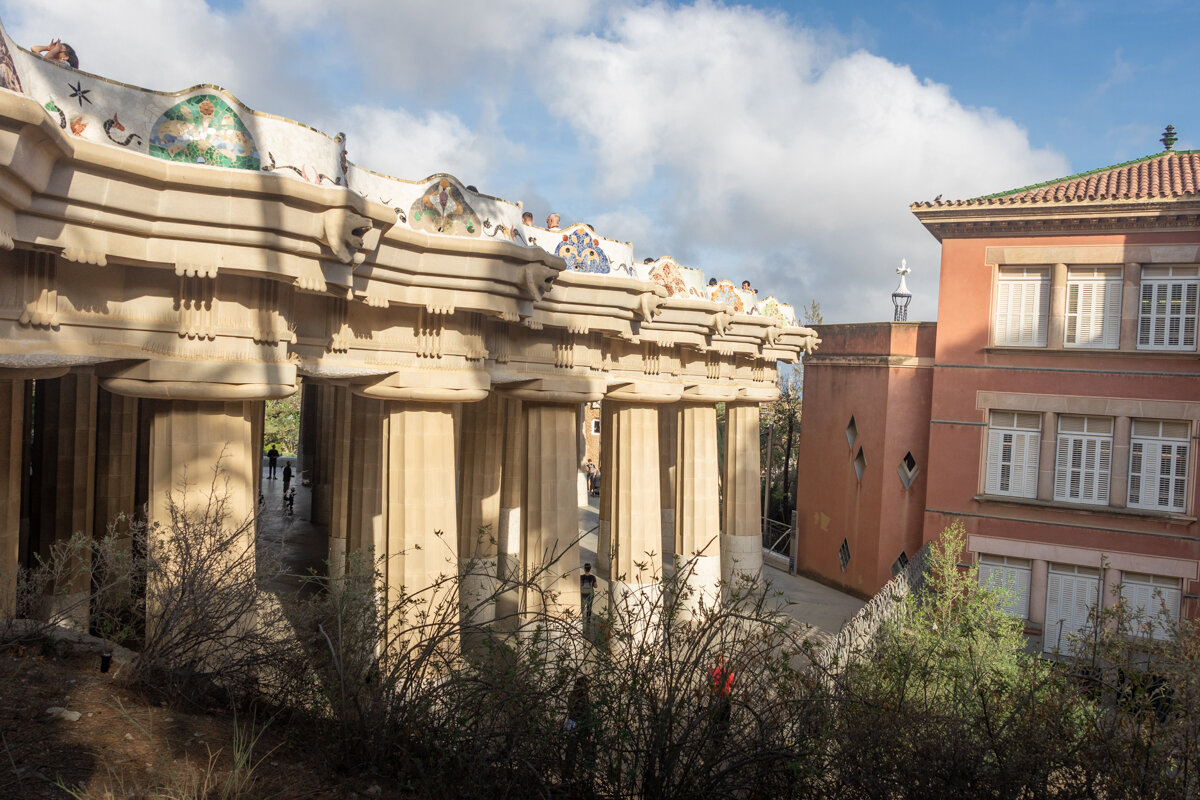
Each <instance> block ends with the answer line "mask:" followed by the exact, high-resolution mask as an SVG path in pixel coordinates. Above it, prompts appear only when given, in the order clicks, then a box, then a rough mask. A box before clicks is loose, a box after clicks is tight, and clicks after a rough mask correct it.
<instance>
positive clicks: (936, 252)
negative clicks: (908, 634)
mask: <svg viewBox="0 0 1200 800" xmlns="http://www.w3.org/2000/svg"><path fill="white" fill-rule="evenodd" d="M0 20H3V23H4V25H5V28H6V29H7V31H8V33H9V35H10V36H12V37H13V38H14V39H15V40H16V41H17V42H18V43H20V44H22V45H24V46H26V47H28V46H30V45H33V44H44V43H46V42H48V41H49V40H50V39H52V38H55V37H58V38H62V39H63V40H64V41H67V42H69V43H70V44H71V45H72V46H73V47H74V48H75V50H76V52H77V53H78V54H79V58H80V62H81V64H80V66H81V67H82V68H83V69H85V70H87V71H89V72H95V73H97V74H100V75H104V76H107V77H110V78H113V79H115V80H119V81H122V82H125V83H132V84H135V85H139V86H144V87H146V88H150V89H157V90H163V91H175V90H180V89H184V88H187V87H189V86H192V85H195V84H199V83H212V84H217V85H219V86H222V87H224V88H225V89H227V90H229V91H230V92H232V93H233V94H234V95H235V96H237V97H238V98H239V99H240V100H241V101H242V102H244V103H245V104H246V105H248V106H250V107H251V108H254V109H257V110H259V111H265V112H268V113H272V114H277V115H281V116H285V117H290V118H292V119H296V120H299V121H301V122H304V123H306V124H309V125H312V126H313V127H316V128H319V129H321V130H324V131H326V132H329V133H335V132H338V131H344V132H345V133H346V134H347V146H348V150H349V155H350V158H351V160H352V161H354V162H356V163H358V164H360V165H362V166H364V167H367V168H370V169H373V170H376V171H378V172H383V173H386V174H391V175H395V176H397V177H401V178H407V179H414V180H420V179H422V178H424V177H426V176H427V175H430V174H432V173H435V172H449V173H451V174H453V175H455V176H457V177H458V178H460V179H461V180H462V181H463V182H464V183H469V184H474V185H476V186H478V187H479V188H480V190H481V191H483V192H485V193H487V194H493V195H496V196H499V197H503V198H505V199H508V200H513V201H518V200H519V201H523V202H524V205H525V208H526V209H528V210H531V211H533V213H534V215H535V219H537V220H539V221H541V220H543V219H544V218H545V216H546V214H547V213H548V212H550V211H555V212H558V213H559V214H561V216H562V219H563V222H564V224H565V223H570V222H589V223H591V224H593V225H594V226H595V228H596V231H597V232H598V233H600V234H601V235H603V236H608V237H610V238H614V239H619V240H622V241H632V242H633V245H634V255H635V257H636V258H637V259H641V258H644V257H647V256H649V257H658V256H662V255H671V256H673V257H675V258H676V259H677V260H678V261H680V262H681V263H683V264H684V265H686V266H694V267H698V268H700V269H703V270H704V271H705V272H706V273H707V274H708V275H710V276H716V277H725V278H729V279H731V280H735V281H738V282H740V281H741V280H742V279H743V278H748V279H749V280H750V281H751V282H752V283H753V284H754V286H755V287H756V288H758V289H759V293H760V296H764V295H766V294H774V295H776V296H778V297H779V298H780V299H782V300H785V301H788V302H792V303H793V304H794V305H796V306H797V307H798V308H799V307H802V306H806V305H807V304H808V303H809V302H810V301H813V300H815V301H817V302H818V303H820V306H821V311H822V314H823V317H824V321H825V322H826V323H837V322H866V321H877V320H886V319H891V317H892V305H891V300H890V295H891V291H892V289H893V288H895V285H896V275H895V268H896V267H898V266H899V265H900V260H901V259H906V260H907V263H908V266H909V268H910V269H912V274H911V275H909V277H908V286H909V288H910V289H911V290H912V292H913V295H914V299H913V302H912V305H911V307H910V309H909V318H910V319H914V320H916V319H921V320H932V319H935V318H936V313H937V276H938V266H939V265H938V261H939V257H940V249H939V245H938V243H937V241H936V240H935V239H934V238H933V237H932V236H931V235H930V234H929V233H928V232H927V231H925V229H924V228H923V227H922V226H921V225H920V224H919V223H918V222H917V221H916V219H915V218H914V217H913V216H912V213H911V211H910V210H909V204H910V203H912V202H914V201H918V200H932V199H933V198H934V197H936V196H938V195H941V196H942V197H943V198H944V199H959V198H969V197H975V196H979V195H984V194H990V193H993V192H998V191H1003V190H1006V189H1012V188H1016V187H1020V186H1025V185H1029V184H1032V183H1037V182H1041V181H1046V180H1052V179H1055V178H1059V177H1063V176H1066V175H1070V174H1073V173H1076V172H1082V171H1086V170H1091V169H1096V168H1099V167H1103V166H1107V165H1110V164H1116V163H1120V162H1123V161H1128V160H1131V159H1135V158H1140V157H1142V156H1146V155H1149V154H1152V153H1157V152H1160V151H1161V150H1162V145H1161V144H1160V143H1159V142H1158V138H1159V136H1160V135H1161V133H1162V130H1163V128H1164V126H1165V125H1166V124H1167V123H1171V124H1173V125H1174V126H1175V127H1176V129H1177V130H1178V132H1179V137H1180V139H1179V142H1178V143H1177V144H1176V149H1179V150H1182V149H1190V148H1192V147H1200V119H1198V118H1197V117H1200V107H1198V104H1197V103H1196V100H1195V97H1196V95H1195V90H1194V89H1193V88H1192V87H1193V85H1194V81H1195V77H1196V76H1197V75H1198V74H1200V48H1197V47H1195V46H1194V44H1193V41H1192V40H1193V38H1194V37H1193V35H1192V31H1193V30H1195V27H1196V23H1197V22H1198V21H1200V3H1196V2H1194V0H1192V2H1175V0H1142V2H1140V3H1136V4H1135V3H1130V2H1108V1H1107V0H1093V1H1092V2H1084V1H1083V0H1080V2H1074V1H1072V0H1062V1H1061V2H1004V0H996V1H995V2H989V3H986V4H985V3H970V2H962V0H951V1H950V2H934V0H929V1H928V2H921V1H920V0H915V1H912V2H904V1H903V0H893V1H892V2H871V1H870V0H862V1H860V2H856V3H845V2H822V1H821V0H817V1H815V2H803V3H787V2H756V3H752V4H747V5H734V4H727V3H723V2H715V0H697V2H690V3H677V2H638V1H637V0H608V1H607V2H605V1H604V0H455V2H454V3H443V2H429V0H420V2H417V1H416V0H341V2H336V3H331V2H328V0H208V2H205V0H170V2H167V0H141V1H140V2H134V1H133V0H105V1H104V2H102V3H98V2H96V0H0Z"/></svg>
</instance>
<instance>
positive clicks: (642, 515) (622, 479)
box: [606, 402, 662, 608]
mask: <svg viewBox="0 0 1200 800" xmlns="http://www.w3.org/2000/svg"><path fill="white" fill-rule="evenodd" d="M606 422H607V423H608V427H610V428H611V429H612V455H611V456H610V457H609V462H610V466H609V469H608V472H610V473H611V475H610V477H608V478H607V481H608V489H609V490H610V492H609V496H610V498H611V499H608V500H607V503H608V506H609V513H610V514H611V517H610V520H609V525H610V541H611V562H610V574H611V577H610V579H609V596H610V599H611V601H612V602H613V603H614V604H615V605H616V607H618V608H621V607H622V606H623V605H624V604H625V603H626V602H627V598H629V601H630V602H632V603H636V604H638V605H642V604H646V605H647V606H653V605H654V604H655V603H657V601H658V592H659V587H660V584H659V581H660V580H661V579H662V513H661V509H662V495H661V491H662V483H661V479H660V477H659V469H660V468H661V462H660V460H659V449H658V406H657V405H654V404H652V403H647V402H641V403H639V402H613V403H612V411H611V414H610V418H609V419H608V420H606Z"/></svg>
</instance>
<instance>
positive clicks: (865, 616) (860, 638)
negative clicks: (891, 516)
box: [814, 544, 929, 676]
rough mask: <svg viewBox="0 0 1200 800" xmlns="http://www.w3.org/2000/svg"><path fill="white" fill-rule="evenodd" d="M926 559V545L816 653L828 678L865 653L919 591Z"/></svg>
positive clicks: (816, 658) (923, 579)
mask: <svg viewBox="0 0 1200 800" xmlns="http://www.w3.org/2000/svg"><path fill="white" fill-rule="evenodd" d="M928 559H929V545H928V544H926V545H925V546H924V547H922V548H921V549H920V550H919V551H917V554H916V555H915V556H913V557H912V559H910V560H909V562H908V565H907V566H905V568H904V570H903V571H902V572H900V573H899V574H898V575H896V577H894V578H892V579H891V580H890V581H888V582H887V583H886V584H885V585H884V587H883V588H882V589H880V590H879V593H878V594H876V595H875V596H874V597H872V598H871V600H870V602H868V603H867V604H866V605H865V606H863V607H862V608H861V609H859V611H858V613H857V614H855V615H854V617H853V618H852V619H851V620H850V621H849V622H847V623H846V624H845V625H843V626H842V629H841V630H840V631H838V634H837V636H835V637H833V638H832V639H830V640H829V641H828V642H826V643H825V644H824V645H823V646H822V647H821V648H820V649H819V650H818V651H817V653H816V656H815V659H814V660H815V661H816V663H817V664H818V665H819V666H820V667H822V668H823V669H824V670H825V672H826V673H827V674H828V675H830V676H832V675H834V674H836V673H837V672H838V671H839V670H840V669H841V668H842V666H843V665H845V664H846V663H848V662H849V661H851V660H853V659H855V658H858V657H860V656H861V654H862V653H864V652H866V650H867V649H868V648H869V647H870V646H871V644H872V643H873V642H874V640H875V635H876V634H877V633H879V629H880V628H882V627H883V626H884V625H885V624H886V623H888V622H890V621H891V620H893V619H895V618H896V617H897V615H899V613H900V611H901V610H902V609H903V607H904V603H905V602H906V601H907V600H908V597H909V595H910V594H913V593H914V592H917V591H920V589H921V587H922V586H923V585H924V583H925V566H926V563H927V562H928Z"/></svg>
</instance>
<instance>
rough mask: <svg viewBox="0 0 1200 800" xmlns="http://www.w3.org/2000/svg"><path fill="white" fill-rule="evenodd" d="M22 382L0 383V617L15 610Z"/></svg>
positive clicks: (18, 549) (19, 538)
mask: <svg viewBox="0 0 1200 800" xmlns="http://www.w3.org/2000/svg"><path fill="white" fill-rule="evenodd" d="M24 412H25V381H23V380H0V616H2V617H6V618H7V617H10V616H12V614H13V613H14V611H15V609H16V598H17V570H18V563H17V562H18V559H19V553H20V545H21V536H20V531H21V475H22V473H23V472H24V469H23V468H24V459H23V458H22V456H23V452H22V451H23V449H24V448H23V447H22V446H21V445H22V432H23V431H24V429H25V414H24Z"/></svg>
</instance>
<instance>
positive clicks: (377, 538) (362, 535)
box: [346, 395, 386, 573]
mask: <svg viewBox="0 0 1200 800" xmlns="http://www.w3.org/2000/svg"><path fill="white" fill-rule="evenodd" d="M382 432H383V401H382V400H376V399H373V398H370V397H359V396H358V395H352V396H351V401H350V453H349V465H350V469H349V476H348V483H349V488H348V490H347V508H346V517H347V519H346V549H347V551H348V552H349V553H355V552H357V553H359V557H360V558H361V559H363V562H364V563H362V564H361V567H362V569H364V570H366V571H367V572H368V573H370V572H371V571H372V570H373V569H374V567H375V564H376V559H377V558H378V555H379V554H381V553H383V552H385V549H386V548H385V547H384V546H383V545H384V538H383V498H382V489H383V439H382V436H381V434H382Z"/></svg>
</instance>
